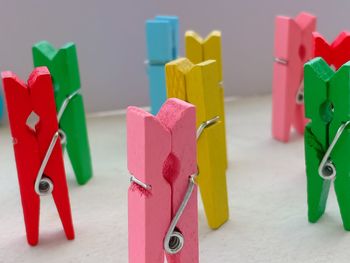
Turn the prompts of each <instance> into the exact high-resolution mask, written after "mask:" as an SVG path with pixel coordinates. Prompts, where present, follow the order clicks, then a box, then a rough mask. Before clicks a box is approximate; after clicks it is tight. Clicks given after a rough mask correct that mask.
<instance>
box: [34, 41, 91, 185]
mask: <svg viewBox="0 0 350 263" xmlns="http://www.w3.org/2000/svg"><path fill="white" fill-rule="evenodd" d="M32 51H33V61H34V66H47V67H48V68H49V70H50V72H51V74H52V78H53V84H54V87H55V100H56V107H57V111H58V115H59V124H60V128H61V129H62V130H63V132H64V133H65V135H66V140H67V152H68V155H69V158H70V160H71V163H72V167H73V170H74V173H75V176H76V179H77V182H78V183H79V184H81V185H82V184H85V183H87V182H88V181H89V180H90V178H91V177H92V174H93V171H92V163H91V156H90V146H89V141H88V134H87V128H86V119H85V110H84V103H83V97H82V95H81V94H80V93H79V90H80V76H79V66H78V57H77V52H76V47H75V44H74V43H67V44H66V45H64V46H63V47H62V48H60V49H59V50H57V49H55V48H54V47H53V46H52V45H51V44H50V43H48V42H47V41H42V42H39V43H37V44H36V45H34V46H33V49H32ZM64 106H66V108H63V107H64ZM62 109H63V111H61V112H60V110H62Z"/></svg>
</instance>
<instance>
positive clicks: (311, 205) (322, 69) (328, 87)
mask: <svg viewBox="0 0 350 263" xmlns="http://www.w3.org/2000/svg"><path fill="white" fill-rule="evenodd" d="M349 73H350V63H346V64H344V65H343V66H342V67H340V69H339V70H338V71H337V72H334V71H333V70H332V69H331V68H330V67H329V66H328V64H327V63H326V62H325V61H324V60H323V59H322V58H315V59H313V60H311V61H310V62H308V63H306V64H305V109H306V117H307V118H309V119H311V121H310V123H309V124H308V125H307V128H306V131H305V162H306V173H307V191H308V211H309V212H308V218H309V221H310V222H312V223H315V222H317V221H318V219H319V218H320V217H321V216H322V215H323V213H324V211H325V208H326V202H327V197H328V192H329V188H330V185H331V182H332V181H334V187H335V192H336V195H337V199H338V204H339V208H340V213H341V215H342V219H343V224H344V228H345V229H346V230H348V231H349V230H350V194H349V191H348V189H349V187H350V178H349V176H348V174H349V172H350V166H349V163H348V160H347V157H346V156H348V155H349V154H350V151H349V147H350V136H349V128H348V124H349V122H348V121H349V120H350V89H349V86H350V85H349V84H350V77H349V76H350V74H349Z"/></svg>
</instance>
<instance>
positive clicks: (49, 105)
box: [1, 67, 74, 246]
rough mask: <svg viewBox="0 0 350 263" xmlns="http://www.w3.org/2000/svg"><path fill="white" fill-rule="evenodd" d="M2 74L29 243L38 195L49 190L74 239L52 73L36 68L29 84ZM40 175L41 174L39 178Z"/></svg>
mask: <svg viewBox="0 0 350 263" xmlns="http://www.w3.org/2000/svg"><path fill="white" fill-rule="evenodd" d="M1 75H2V79H3V86H4V91H5V96H6V103H7V109H8V115H9V122H10V128H11V134H12V137H13V143H14V145H13V146H14V152H15V159H16V166H17V171H18V180H19V185H20V192H21V200H22V206H23V214H24V220H25V225H26V232H27V240H28V243H29V244H30V245H33V246H34V245H36V244H37V243H38V240H39V212H40V198H39V195H46V194H49V193H52V196H53V198H54V201H55V204H56V207H57V210H58V213H59V215H60V218H61V221H62V224H63V228H64V231H65V233H66V236H67V238H68V239H70V240H71V239H74V229H73V223H72V216H71V209H70V203H69V196H68V187H67V182H66V177H65V171H64V164H63V158H62V149H61V147H60V143H59V142H60V140H59V136H58V124H57V118H56V109H55V102H54V95H53V88H52V80H51V76H50V73H49V71H48V70H47V68H46V67H39V68H36V69H35V70H34V71H33V72H32V73H31V75H30V77H29V79H28V85H26V84H25V83H24V82H22V81H21V80H20V79H18V78H17V76H16V75H15V74H14V73H12V72H10V71H5V72H2V74H1ZM33 114H34V115H36V116H37V118H38V120H37V123H35V125H32V126H31V125H30V124H29V123H28V120H29V118H30V117H31V116H32V115H33ZM56 135H57V136H56ZM54 138H56V141H55V143H54V144H53V145H52V149H51V153H50V154H49V156H48V159H47V163H46V165H45V166H42V165H43V163H44V162H45V158H46V155H47V153H48V152H49V151H50V150H49V148H50V147H51V144H52V141H53V139H54ZM42 167H43V170H42V174H40V172H39V171H40V169H42ZM38 176H41V177H39V179H40V181H39V180H38ZM37 182H38V185H37V184H36V183H37Z"/></svg>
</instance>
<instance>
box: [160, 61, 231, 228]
mask: <svg viewBox="0 0 350 263" xmlns="http://www.w3.org/2000/svg"><path fill="white" fill-rule="evenodd" d="M166 82H167V95H168V97H169V98H172V97H175V98H179V99H181V100H184V101H187V102H189V103H191V104H193V105H195V106H196V112H197V120H196V123H197V129H199V130H201V127H203V125H204V124H206V123H207V124H209V125H208V126H207V127H206V128H205V129H203V130H202V133H201V135H200V136H199V134H197V158H198V169H199V176H198V178H197V180H198V184H199V188H200V192H201V196H202V200H203V204H204V208H205V212H206V215H207V220H208V224H209V226H210V227H211V228H213V229H216V228H219V227H220V226H221V225H222V224H224V223H225V222H226V221H227V220H228V217H229V211H228V210H229V209H228V197H227V186H226V159H225V156H226V147H225V127H224V124H223V119H222V105H223V98H222V91H221V87H220V84H219V82H220V80H219V76H218V70H217V66H216V62H215V61H214V60H207V61H205V62H202V63H199V64H196V65H195V64H193V63H191V62H190V61H189V60H188V59H186V58H180V59H177V60H175V61H172V62H170V63H168V64H167V65H166Z"/></svg>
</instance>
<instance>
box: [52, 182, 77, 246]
mask: <svg viewBox="0 0 350 263" xmlns="http://www.w3.org/2000/svg"><path fill="white" fill-rule="evenodd" d="M55 189H59V190H58V191H55ZM52 197H53V199H54V201H55V204H56V207H57V211H58V214H59V216H60V219H61V222H62V225H63V229H64V232H65V234H66V236H67V239H68V240H72V239H74V228H73V220H72V214H71V208H70V203H69V195H68V187H67V182H66V178H64V177H62V178H56V180H55V182H54V190H53V192H52Z"/></svg>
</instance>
